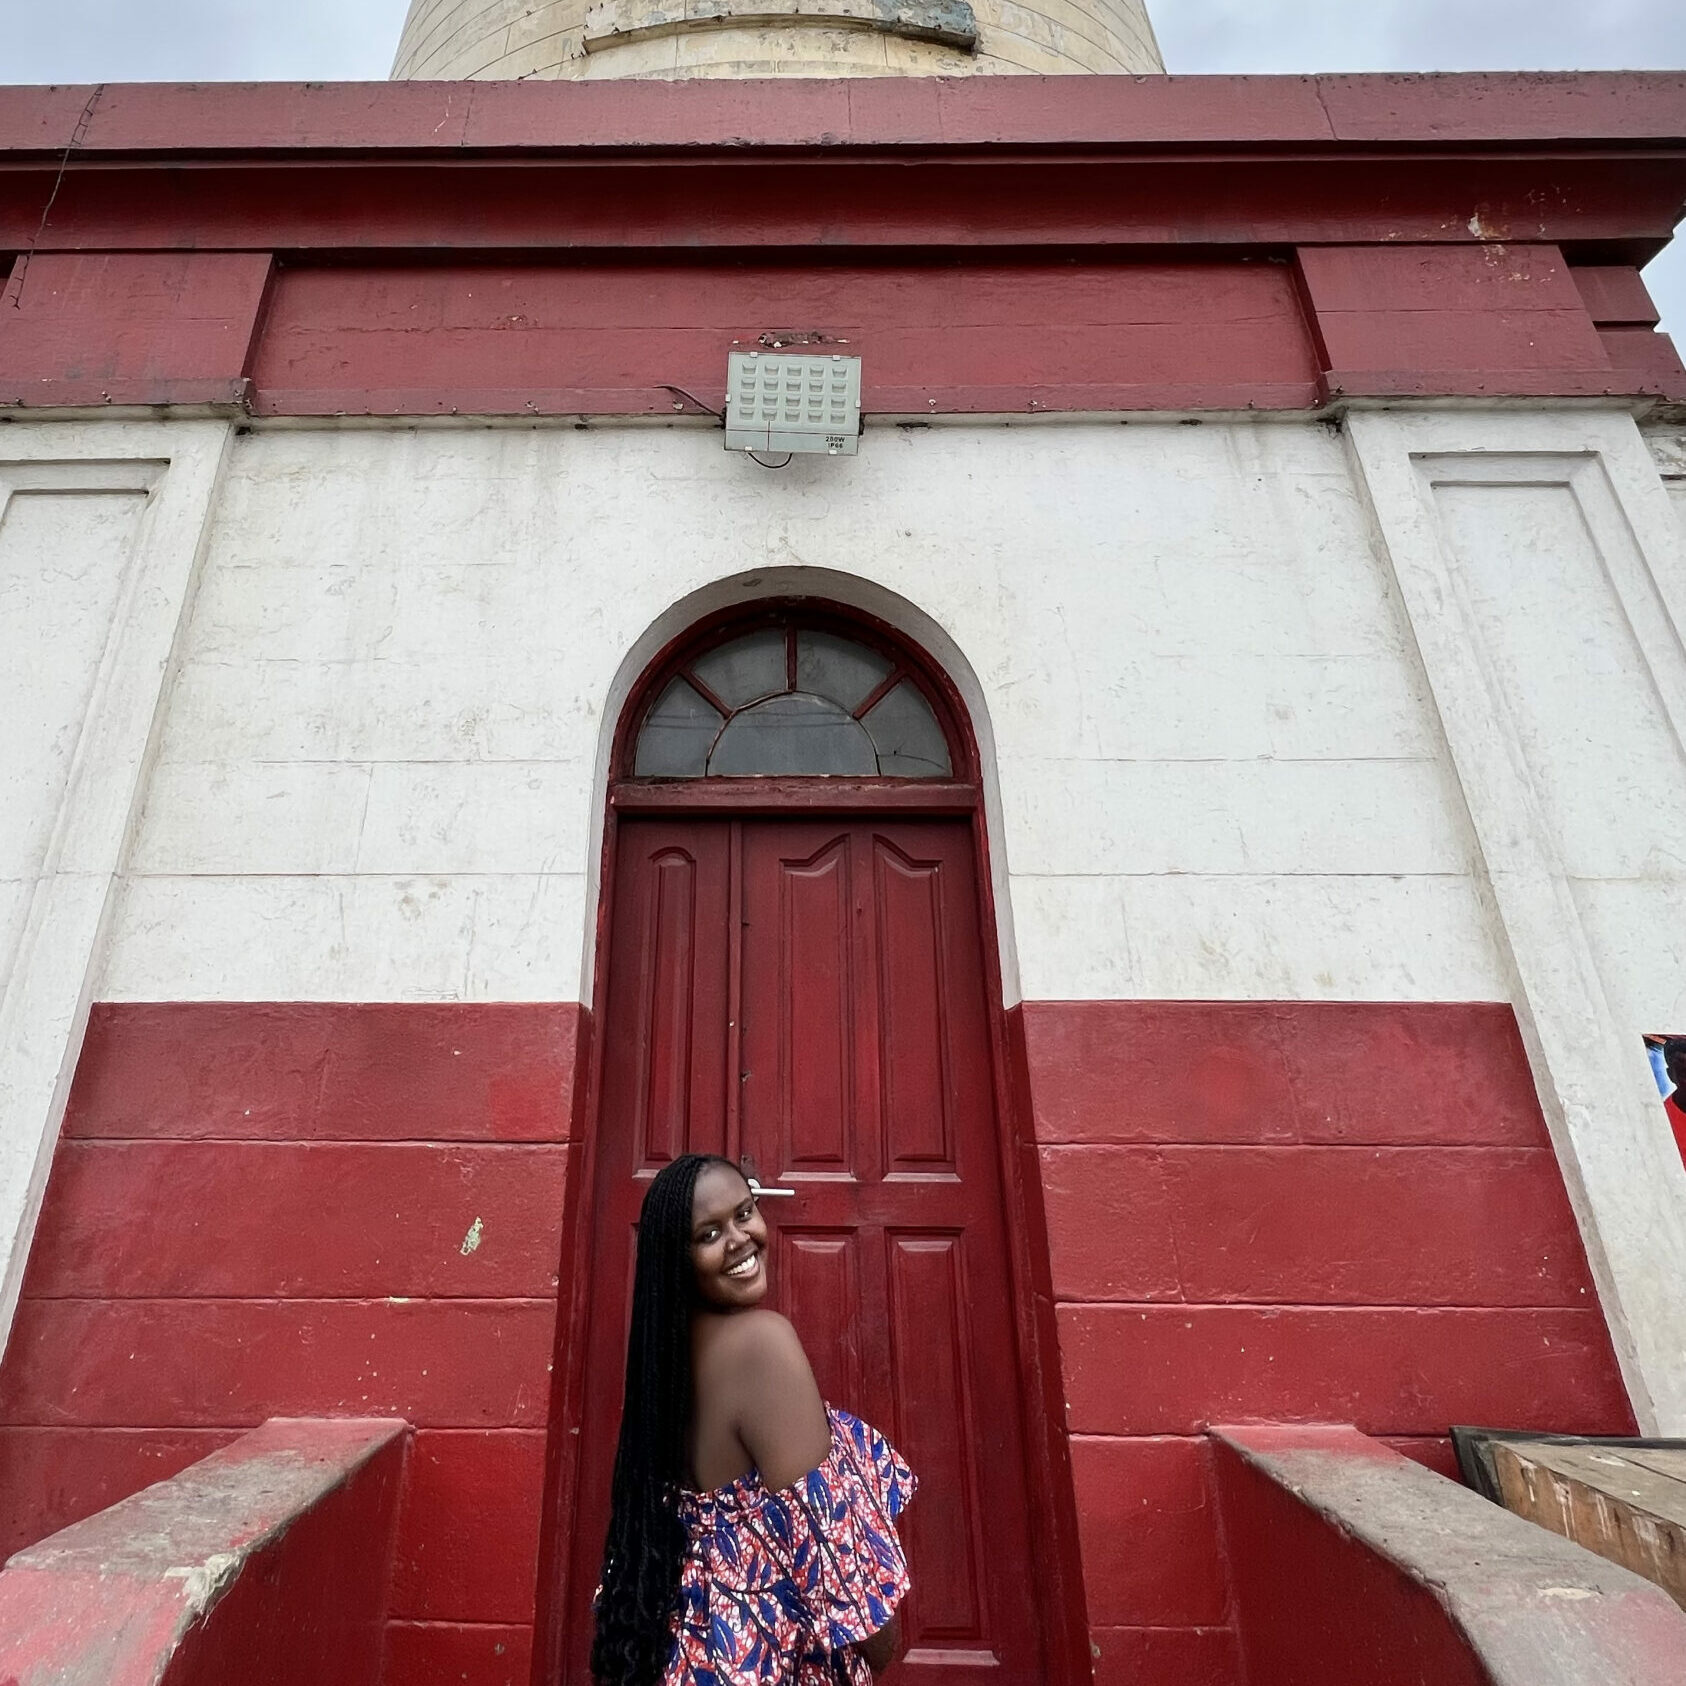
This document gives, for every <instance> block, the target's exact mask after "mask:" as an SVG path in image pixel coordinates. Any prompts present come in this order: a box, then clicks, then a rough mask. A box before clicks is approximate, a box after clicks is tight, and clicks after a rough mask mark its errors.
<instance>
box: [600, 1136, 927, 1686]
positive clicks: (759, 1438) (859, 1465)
mask: <svg viewBox="0 0 1686 1686" xmlns="http://www.w3.org/2000/svg"><path fill="white" fill-rule="evenodd" d="M766 1251H767V1225H766V1221H765V1219H763V1218H762V1216H761V1214H760V1212H759V1210H757V1208H756V1203H755V1196H754V1195H753V1194H752V1193H751V1192H750V1188H749V1184H748V1181H747V1180H746V1179H745V1177H744V1175H743V1173H742V1172H741V1171H740V1170H739V1169H738V1167H737V1166H736V1165H734V1164H733V1163H732V1162H731V1161H730V1160H729V1159H721V1158H718V1157H715V1156H713V1155H709V1154H686V1155H684V1156H683V1157H682V1158H679V1159H676V1160H674V1162H673V1163H672V1164H670V1165H668V1166H666V1167H665V1168H664V1169H663V1170H662V1171H661V1172H660V1173H659V1174H658V1175H657V1177H656V1179H655V1181H654V1182H652V1183H651V1184H650V1187H649V1190H648V1192H647V1193H646V1194H645V1196H644V1205H643V1209H642V1210H641V1212H640V1213H639V1218H638V1270H637V1275H636V1277H635V1279H634V1282H633V1290H632V1329H631V1334H630V1337H629V1339H628V1342H627V1355H626V1395H625V1400H624V1403H623V1406H622V1412H621V1435H620V1445H619V1448H618V1450H617V1451H616V1454H615V1478H614V1490H613V1497H612V1500H611V1507H610V1517H609V1532H608V1538H607V1539H606V1540H605V1542H604V1546H603V1581H602V1585H601V1586H600V1587H599V1589H598V1593H597V1605H596V1612H597V1632H596V1637H595V1640H594V1642H593V1644H592V1648H591V1670H592V1673H593V1675H594V1676H595V1677H596V1678H597V1680H598V1681H599V1682H601V1686H658V1683H659V1686H866V1683H867V1682H868V1681H869V1680H870V1678H871V1676H872V1675H873V1674H877V1673H879V1672H880V1671H882V1670H883V1669H884V1668H886V1667H887V1666H888V1665H889V1663H890V1662H891V1660H892V1659H893V1657H894V1655H895V1652H896V1648H897V1644H898V1641H899V1633H898V1622H897V1619H896V1614H895V1612H896V1606H897V1605H898V1604H899V1603H900V1602H901V1600H902V1598H903V1596H904V1595H905V1594H906V1592H907V1588H908V1576H907V1560H906V1558H905V1557H904V1555H903V1553H902V1546H901V1541H900V1539H899V1538H898V1537H897V1534H896V1527H895V1518H896V1517H897V1516H898V1515H900V1513H901V1511H902V1509H903V1508H904V1507H905V1506H906V1504H907V1502H908V1500H909V1499H910V1498H911V1497H912V1496H913V1486H914V1482H913V1473H912V1471H911V1470H909V1469H908V1467H907V1465H906V1464H905V1463H903V1462H902V1460H901V1459H900V1458H899V1457H898V1456H897V1455H896V1452H895V1449H894V1448H893V1447H892V1446H891V1445H890V1443H889V1442H888V1441H887V1440H885V1439H884V1438H883V1436H882V1435H880V1434H878V1433H877V1432H876V1431H875V1430H873V1429H871V1428H869V1427H867V1425H866V1424H865V1423H863V1422H861V1421H860V1420H859V1419H858V1418H855V1417H852V1416H850V1415H849V1413H848V1412H846V1411H839V1410H836V1409H829V1408H828V1407H827V1406H826V1405H825V1404H824V1403H823V1402H822V1401H821V1399H820V1395H819V1389H818V1388H817V1387H816V1386H815V1385H814V1374H813V1371H812V1370H811V1369H810V1368H809V1366H808V1359H807V1355H806V1354H805V1353H804V1352H803V1350H802V1344H801V1342H800V1341H799V1340H798V1339H797V1337H796V1332H795V1330H794V1329H792V1328H791V1326H790V1325H789V1324H788V1323H787V1322H786V1321H785V1320H784V1318H782V1317H780V1316H779V1315H778V1314H777V1313H776V1312H772V1311H765V1310H761V1309H759V1307H760V1302H761V1301H762V1300H763V1299H764V1298H765V1297H766V1294H767V1262H766Z"/></svg>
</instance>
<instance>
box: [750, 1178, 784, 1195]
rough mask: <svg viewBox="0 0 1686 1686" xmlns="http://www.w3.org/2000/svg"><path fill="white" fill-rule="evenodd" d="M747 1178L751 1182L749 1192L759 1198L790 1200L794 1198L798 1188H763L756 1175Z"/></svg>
mask: <svg viewBox="0 0 1686 1686" xmlns="http://www.w3.org/2000/svg"><path fill="white" fill-rule="evenodd" d="M747 1180H748V1183H749V1192H750V1193H751V1194H753V1195H754V1196H755V1198H756V1199H757V1200H790V1199H793V1198H794V1197H795V1194H796V1190H795V1189H793V1188H763V1187H762V1186H761V1184H760V1183H759V1182H757V1181H756V1179H755V1178H754V1177H750V1178H748V1179H747Z"/></svg>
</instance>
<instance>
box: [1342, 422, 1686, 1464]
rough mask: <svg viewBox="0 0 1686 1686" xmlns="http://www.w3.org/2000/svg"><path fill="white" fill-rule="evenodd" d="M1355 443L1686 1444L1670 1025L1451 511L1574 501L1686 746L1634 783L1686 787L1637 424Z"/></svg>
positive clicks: (1537, 1030)
mask: <svg viewBox="0 0 1686 1686" xmlns="http://www.w3.org/2000/svg"><path fill="white" fill-rule="evenodd" d="M1346 429H1347V439H1348V442H1349V448H1350V452H1351V456H1352V460H1353V463H1354V470H1355V477H1356V478H1357V480H1358V482H1359V484H1360V486H1361V488H1362V490H1363V492H1364V494H1365V495H1366V496H1367V498H1368V501H1369V504H1370V508H1371V511H1372V513H1373V516H1374V519H1375V524H1376V528H1377V534H1378V540H1379V547H1380V550H1381V552H1382V554H1383V555H1384V557H1385V558H1386V559H1387V560H1388V561H1389V562H1390V563H1391V566H1392V572H1393V577H1394V579H1395V581H1396V583H1397V586H1398V590H1399V594H1400V597H1401V599H1402V600H1403V603H1404V608H1405V613H1406V616H1407V618H1408V620H1409V623H1410V628H1411V631H1412V634H1413V635H1414V637H1415V640H1416V643H1417V648H1418V651H1419V652H1420V655H1421V658H1422V663H1423V667H1424V670H1425V672H1426V675H1427V678H1428V682H1429V686H1430V689H1431V690H1432V693H1433V696H1434V701H1435V705H1436V708H1437V710H1438V712H1439V716H1440V721H1441V725H1442V728H1443V730H1444V732H1445V735H1446V740H1447V743H1448V746H1449V748H1450V751H1451V759H1452V762H1453V765H1454V767H1455V769H1456V771H1457V775H1458V779H1459V781H1460V783H1461V785H1462V788H1463V793H1464V798H1465V802H1466V804H1467V807H1468V812H1469V817H1470V821H1471V824H1472V826H1473V829H1474V832H1475V836H1476V840H1477V844H1478V847H1479V851H1480V855H1481V858H1482V862H1483V865H1484V868H1485V877H1486V890H1487V893H1488V896H1489V898H1490V901H1491V904H1492V907H1493V911H1494V913H1495V915H1496V919H1495V923H1496V927H1497V933H1498V935H1499V937H1500V939H1501V944H1502V947H1503V948H1504V949H1505V950H1506V951H1507V953H1508V957H1509V960H1510V963H1511V965H1512V968H1513V972H1514V979H1515V985H1514V987H1515V1000H1514V1005H1515V1008H1516V1014H1517V1020H1518V1023H1519V1025H1520V1027H1521V1030H1522V1036H1523V1041H1524V1043H1525V1045H1526V1047H1527V1050H1528V1057H1529V1061H1530V1063H1531V1065H1532V1067H1533V1071H1534V1079H1535V1084H1536V1087H1537V1090H1538V1093H1539V1098H1540V1104H1541V1107H1542V1110H1543V1111H1544V1114H1545V1118H1546V1122H1547V1125H1548V1127H1549V1129H1550V1131H1551V1134H1552V1139H1553V1142H1554V1145H1555V1147H1556V1150H1557V1154H1558V1158H1559V1161H1560V1162H1561V1165H1562V1168H1563V1175H1564V1182H1565V1184H1566V1186H1567V1188H1568V1192H1569V1198H1570V1201H1571V1203H1572V1205H1573V1206H1574V1209H1575V1215H1576V1219H1577V1221H1578V1223H1579V1225H1580V1229H1581V1235H1582V1239H1583V1241H1584V1243H1585V1246H1586V1251H1587V1258H1588V1262H1589V1263H1590V1265H1591V1267H1592V1272H1593V1276H1594V1279H1595V1281H1596V1283H1597V1286H1598V1292H1599V1297H1600V1299H1601V1301H1602V1302H1603V1306H1604V1311H1605V1315H1606V1318H1607V1320H1608V1322H1609V1326H1610V1334H1611V1339H1612V1342H1613V1344H1614V1346H1615V1349H1616V1354H1617V1358H1618V1360H1619V1362H1620V1364H1621V1366H1622V1373H1623V1378H1624V1380H1625V1381H1626V1383H1627V1387H1628V1391H1629V1394H1630V1396H1631V1398H1632V1402H1633V1407H1634V1413H1635V1416H1636V1417H1637V1419H1638V1421H1639V1424H1640V1427H1641V1430H1642V1432H1644V1433H1646V1434H1663V1435H1680V1434H1686V1300H1683V1299H1682V1297H1681V1294H1680V1283H1681V1281H1682V1280H1686V1168H1683V1167H1682V1165H1681V1160H1680V1155H1679V1152H1678V1149H1677V1148H1676V1146H1675V1143H1674V1139H1673V1136H1672V1134H1671V1132H1670V1130H1669V1126H1668V1121H1667V1117H1666V1115H1665V1113H1664V1111H1663V1108H1662V1107H1661V1106H1660V1105H1659V1104H1658V1101H1657V1095H1656V1089H1655V1085H1654V1083H1653V1081H1652V1079H1651V1077H1650V1074H1649V1071H1648V1069H1647V1062H1646V1059H1645V1055H1644V1050H1643V1044H1642V1042H1641V1035H1642V1033H1643V1032H1644V1031H1645V1030H1648V1029H1652V1028H1659V1029H1660V1028H1665V1027H1662V1026H1657V1027H1653V1026H1650V1025H1648V1024H1645V1023H1637V1022H1633V1023H1630V1022H1627V1020H1628V1019H1629V1018H1631V1017H1632V1016H1633V1014H1632V1012H1631V1010H1629V1011H1624V1009H1623V1007H1622V1006H1621V1003H1622V1002H1623V1000H1624V998H1625V999H1626V1000H1628V1001H1631V1000H1632V999H1633V997H1634V995H1635V993H1636V991H1635V987H1634V986H1635V983H1636V981H1637V980H1635V979H1633V978H1631V977H1629V976H1627V975H1626V974H1625V973H1624V972H1623V971H1622V970H1621V968H1620V965H1619V963H1617V962H1615V961H1613V960H1612V959H1611V957H1610V952H1609V948H1608V946H1607V945H1600V943H1599V942H1598V941H1597V940H1596V933H1594V932H1593V931H1591V930H1589V927H1588V923H1587V916H1586V913H1585V909H1584V905H1583V902H1582V901H1581V899H1580V898H1579V897H1578V895H1577V886H1584V885H1585V884H1586V883H1587V878H1586V875H1585V874H1586V869H1585V867H1584V865H1581V867H1580V873H1579V876H1577V875H1576V874H1572V873H1571V871H1570V869H1569V866H1568V865H1566V863H1565V846H1566V842H1568V841H1569V840H1568V839H1566V838H1565V836H1564V832H1563V826H1562V823H1561V819H1560V818H1558V819H1554V818H1553V816H1552V813H1551V806H1550V794H1551V791H1550V787H1551V785H1552V782H1553V779H1554V777H1558V776H1560V775H1561V768H1560V767H1559V766H1558V765H1557V759H1558V758H1560V757H1561V756H1562V755H1563V754H1564V752H1565V749H1566V747H1568V746H1565V745H1564V744H1563V743H1562V742H1561V741H1560V740H1559V739H1557V738H1555V737H1553V738H1552V739H1550V741H1549V747H1542V745H1541V735H1540V734H1539V733H1537V732H1531V731H1530V730H1529V713H1528V710H1529V707H1530V703H1529V700H1528V699H1527V698H1525V697H1522V696H1520V695H1518V693H1517V687H1516V686H1515V684H1514V683H1513V682H1512V681H1511V680H1510V679H1509V678H1508V677H1507V674H1506V672H1505V668H1504V664H1503V663H1502V662H1501V660H1500V659H1499V653H1498V652H1497V651H1496V650H1495V649H1494V648H1493V647H1492V646H1491V644H1490V642H1489V640H1488V637H1487V635H1486V634H1485V632H1484V630H1483V623H1482V618H1481V615H1480V613H1479V611H1478V608H1477V606H1476V601H1475V600H1476V598H1477V596H1478V595H1479V593H1478V590H1477V587H1476V583H1475V581H1474V580H1473V579H1472V577H1471V572H1470V569H1469V568H1468V567H1467V566H1466V564H1465V562H1464V561H1463V560H1462V559H1460V556H1459V553H1458V547H1457V544H1456V541H1455V538H1454V536H1453V535H1452V533H1451V532H1450V531H1449V530H1448V528H1447V525H1446V520H1445V512H1444V508H1443V505H1442V502H1441V494H1442V493H1443V492H1444V491H1445V490H1447V489H1452V488H1460V489H1468V488H1476V489H1481V488H1490V489H1491V490H1492V491H1493V493H1494V494H1495V495H1496V496H1499V497H1503V496H1506V495H1508V494H1511V493H1514V492H1515V491H1517V490H1519V489H1520V490H1524V491H1525V490H1528V489H1535V490H1539V491H1542V492H1547V493H1556V494H1559V495H1561V494H1562V493H1565V492H1566V493H1567V494H1568V496H1569V497H1570V498H1571V499H1572V500H1573V506H1574V508H1575V509H1576V510H1578V512H1579V515H1580V518H1581V522H1582V523H1583V524H1584V534H1585V537H1586V540H1587V542H1588V543H1590V544H1591V546H1592V547H1593V548H1594V549H1595V550H1596V552H1597V555H1598V561H1599V563H1600V564H1601V570H1602V572H1601V576H1600V577H1599V578H1597V579H1596V580H1594V579H1592V578H1591V576H1588V582H1589V585H1590V586H1591V587H1592V588H1594V589H1597V590H1599V591H1601V592H1604V593H1607V594H1611V595H1613V598H1614V600H1615V603H1616V604H1617V605H1618V609H1617V611H1616V612H1618V613H1619V614H1620V616H1621V617H1622V618H1624V619H1625V621H1626V623H1627V628H1628V630H1629V631H1630V632H1631V634H1632V641H1633V645H1634V646H1635V647H1636V649H1637V650H1638V652H1639V654H1640V658H1641V662H1642V665H1643V667H1644V669H1645V679H1646V680H1648V682H1649V684H1650V686H1651V687H1652V690H1653V693H1654V697H1655V701H1656V703H1657V704H1658V705H1660V709H1661V712H1662V714H1663V716H1664V717H1665V720H1666V721H1667V722H1668V727H1669V728H1671V729H1667V731H1666V735H1667V737H1668V739H1669V740H1670V741H1671V743H1672V751H1671V754H1672V758H1673V765H1672V767H1653V768H1646V769H1638V768H1636V770H1635V776H1636V777H1640V778H1645V779H1646V780H1647V781H1649V780H1650V779H1652V778H1656V777H1665V778H1673V779H1674V780H1675V781H1677V782H1678V781H1679V780H1680V779H1681V778H1682V777H1683V776H1686V753H1683V752H1682V751H1681V743H1682V727H1683V725H1686V650H1683V647H1682V643H1681V636H1680V628H1681V626H1682V625H1686V616H1683V615H1682V609H1683V608H1686V604H1683V603H1682V601H1681V597H1680V590H1681V588H1682V587H1683V586H1686V577H1682V573H1683V571H1682V570H1681V569H1680V566H1679V557H1678V546H1677V535H1676V531H1675V528H1674V523H1673V521H1672V518H1671V513H1670V510H1669V507H1668V501H1667V494H1666V493H1665V492H1664V490H1663V486H1662V483H1661V480H1660V479H1659V477H1658V475H1657V473H1656V469H1655V467H1654V465H1653V464H1652V462H1651V459H1650V456H1649V454H1648V452H1647V450H1646V446H1645V443H1644V440H1643V438H1642V436H1641V435H1640V433H1639V430H1638V428H1637V427H1636V426H1635V425H1634V423H1633V421H1632V420H1631V419H1630V418H1627V417H1618V416H1613V415H1593V414H1588V413H1585V412H1562V413H1558V414H1553V415H1536V416H1532V417H1522V416H1504V415H1490V416H1480V415H1474V414H1469V413H1467V412H1466V413H1462V414H1451V413H1442V414H1423V413H1418V414H1414V415H1396V414H1389V413H1385V412H1364V413H1354V414H1352V415H1350V416H1349V417H1348V418H1347V421H1346ZM1495 542H1497V541H1495ZM1547 542H1548V543H1549V540H1548V541H1547ZM1542 560H1543V559H1542ZM1564 566H1565V568H1566V569H1567V567H1568V566H1569V564H1565V565H1564ZM1667 1028H1672V1027H1667Z"/></svg>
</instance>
